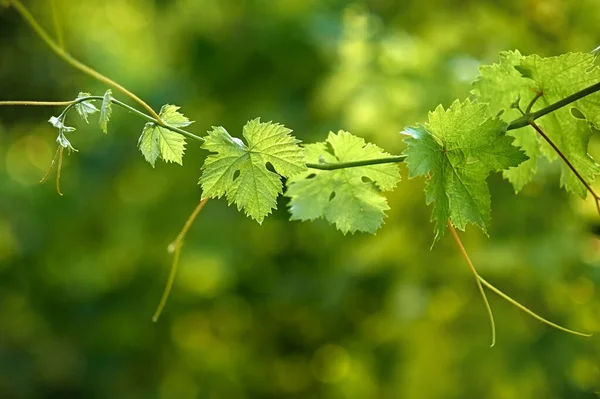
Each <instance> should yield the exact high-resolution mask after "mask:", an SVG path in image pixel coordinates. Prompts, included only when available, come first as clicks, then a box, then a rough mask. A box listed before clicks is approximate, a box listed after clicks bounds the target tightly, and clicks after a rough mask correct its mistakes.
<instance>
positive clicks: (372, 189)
mask: <svg viewBox="0 0 600 399" xmlns="http://www.w3.org/2000/svg"><path fill="white" fill-rule="evenodd" d="M329 148H331V150H330V149H329ZM305 151H306V158H307V162H315V163H316V162H318V163H321V164H326V163H339V162H348V161H360V160H364V159H378V158H386V157H389V156H390V154H387V153H386V152H384V151H383V150H382V149H381V148H379V147H377V146H376V145H374V144H370V143H365V141H364V140H363V139H362V138H360V137H356V136H354V135H352V134H350V133H348V132H345V131H342V130H340V131H339V132H338V133H337V134H335V133H329V137H328V138H327V141H326V142H322V143H316V144H308V145H306V146H305ZM398 181H400V174H399V168H398V165H397V164H381V165H370V166H360V167H354V168H347V169H338V170H331V171H328V170H308V171H306V172H304V173H301V174H298V175H295V176H293V177H291V178H290V179H288V182H287V192H286V196H288V197H290V198H291V202H290V212H291V213H292V217H291V219H292V220H315V219H318V218H324V219H326V220H327V221H328V222H329V223H332V224H335V225H336V227H337V228H338V229H339V230H341V231H342V232H343V233H344V234H346V233H348V232H350V233H354V232H355V231H362V232H368V233H373V234H374V233H375V232H376V231H377V229H378V228H379V227H381V225H382V224H383V219H384V218H385V216H386V215H385V211H387V210H388V209H390V207H389V206H388V203H387V200H386V198H385V197H384V196H383V195H382V194H381V192H382V191H388V190H391V189H393V188H394V187H395V186H396V184H397V183H398Z"/></svg>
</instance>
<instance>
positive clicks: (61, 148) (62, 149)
mask: <svg viewBox="0 0 600 399" xmlns="http://www.w3.org/2000/svg"><path fill="white" fill-rule="evenodd" d="M64 150H65V149H64V147H63V146H62V145H60V144H59V145H58V166H57V168H56V192H57V193H58V195H60V196H61V197H62V196H63V193H62V192H61V191H60V172H61V170H62V162H63V152H64Z"/></svg>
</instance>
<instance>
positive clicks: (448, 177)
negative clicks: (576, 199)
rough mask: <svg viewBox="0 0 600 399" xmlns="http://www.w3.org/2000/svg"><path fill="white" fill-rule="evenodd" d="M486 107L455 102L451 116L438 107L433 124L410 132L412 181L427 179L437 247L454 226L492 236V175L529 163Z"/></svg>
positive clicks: (412, 129)
mask: <svg viewBox="0 0 600 399" xmlns="http://www.w3.org/2000/svg"><path fill="white" fill-rule="evenodd" d="M487 108H488V107H487V105H486V104H481V103H477V102H472V101H470V100H467V101H465V102H462V103H461V102H459V101H456V102H454V104H452V106H451V107H450V108H449V109H448V110H444V108H443V107H442V106H438V107H437V108H436V110H435V111H434V112H431V113H430V114H429V122H428V123H426V124H425V125H422V126H418V127H409V128H406V129H405V131H404V132H403V133H404V134H406V135H408V136H410V138H408V139H406V140H405V142H406V143H407V144H408V148H407V149H406V150H405V151H404V154H405V155H406V157H407V158H406V160H405V162H406V165H407V166H408V170H409V177H411V178H413V177H416V176H427V177H428V180H427V185H426V188H425V193H426V202H427V204H430V203H432V202H433V215H432V220H434V221H435V222H436V227H435V232H436V238H435V241H437V240H438V239H440V238H441V236H442V235H443V234H444V232H445V230H446V224H447V222H448V221H450V222H451V223H452V224H453V225H454V226H456V227H457V228H459V229H461V230H464V229H465V227H466V225H467V224H468V223H472V224H475V225H476V226H478V227H480V228H481V229H482V230H483V231H484V232H486V233H487V226H488V222H489V219H490V193H489V190H488V186H487V183H486V179H487V177H488V175H489V173H490V172H491V171H501V170H504V169H507V168H509V167H513V166H516V165H518V164H519V163H521V162H523V161H525V160H526V159H527V157H526V156H525V155H524V154H523V152H521V151H520V150H519V149H517V148H516V147H514V146H513V145H512V144H511V142H512V141H513V138H512V137H509V136H506V135H505V133H506V127H507V124H506V123H505V122H503V121H502V120H500V119H497V118H490V117H488V116H487V113H488V110H487Z"/></svg>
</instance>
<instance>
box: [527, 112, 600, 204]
mask: <svg viewBox="0 0 600 399" xmlns="http://www.w3.org/2000/svg"><path fill="white" fill-rule="evenodd" d="M529 125H530V126H531V127H533V128H534V129H535V131H536V132H538V134H539V135H540V136H542V137H543V138H544V140H546V142H547V143H548V144H550V146H552V148H553V149H554V151H556V153H557V154H558V155H559V156H560V157H561V158H562V160H563V161H564V162H565V163H566V164H567V166H568V167H569V169H571V171H572V172H573V173H575V176H577V179H579V181H580V182H581V183H582V184H583V185H584V186H585V188H586V189H587V190H588V191H589V192H590V194H592V196H593V197H594V200H595V201H596V209H597V210H598V214H600V204H599V201H600V197H598V194H596V192H595V191H594V189H593V188H592V186H590V185H589V184H588V182H587V181H585V179H584V178H583V176H581V174H580V173H579V172H578V171H577V169H575V166H573V164H572V163H571V161H569V159H568V158H567V157H566V156H565V154H563V153H562V151H561V150H560V149H559V148H558V147H557V146H556V144H554V142H553V141H552V140H550V137H548V135H546V133H544V131H543V130H542V128H541V127H540V126H539V125H538V124H537V123H535V122H534V121H530V122H529Z"/></svg>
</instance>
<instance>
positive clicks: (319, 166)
mask: <svg viewBox="0 0 600 399" xmlns="http://www.w3.org/2000/svg"><path fill="white" fill-rule="evenodd" d="M405 159H406V156H405V155H398V156H395V157H389V158H378V159H364V160H362V161H352V162H338V163H307V164H306V167H308V168H311V169H320V170H336V169H345V168H356V167H358V166H369V165H378V164H382V163H394V162H404V160H405Z"/></svg>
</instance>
